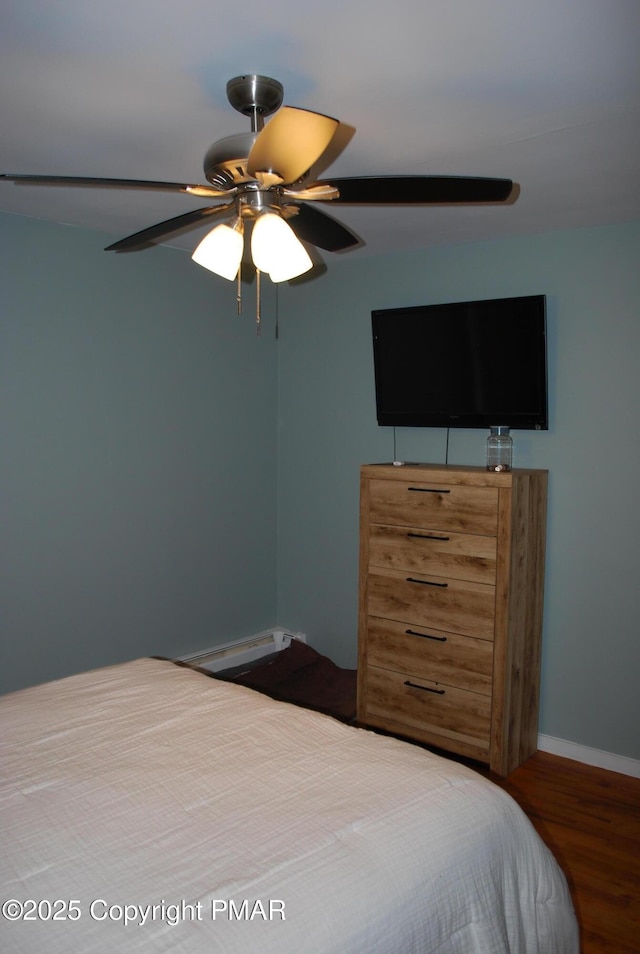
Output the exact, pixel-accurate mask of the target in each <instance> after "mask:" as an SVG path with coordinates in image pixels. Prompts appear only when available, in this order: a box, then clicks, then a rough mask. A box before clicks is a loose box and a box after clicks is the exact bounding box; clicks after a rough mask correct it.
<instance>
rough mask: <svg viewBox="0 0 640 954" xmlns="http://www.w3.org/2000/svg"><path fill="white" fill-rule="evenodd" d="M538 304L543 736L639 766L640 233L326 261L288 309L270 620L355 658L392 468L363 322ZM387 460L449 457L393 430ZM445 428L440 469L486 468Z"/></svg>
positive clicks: (465, 434) (480, 453)
mask: <svg viewBox="0 0 640 954" xmlns="http://www.w3.org/2000/svg"><path fill="white" fill-rule="evenodd" d="M541 293H543V294H546V295H547V306H548V336H549V337H548V347H549V373H550V386H549V399H550V412H551V424H550V429H549V431H548V432H541V433H535V432H525V431H520V432H514V438H515V440H514V463H515V465H516V466H522V467H540V468H546V469H548V470H549V473H550V480H549V519H548V539H547V572H546V607H545V623H544V643H543V660H542V666H543V672H542V693H541V724H540V731H541V732H542V733H544V734H547V735H551V736H555V737H557V738H561V739H566V740H570V741H572V742H576V743H579V744H582V745H586V746H591V747H593V748H597V749H603V750H605V751H609V752H614V753H617V754H621V755H626V756H628V757H631V758H640V693H639V692H638V679H639V677H640V608H639V606H640V604H639V600H638V592H639V584H638V578H639V577H640V556H639V550H638V546H639V541H640V495H639V494H638V490H637V486H638V480H639V475H640V439H639V437H638V413H639V409H640V227H639V226H638V224H632V225H625V226H618V227H615V228H598V229H585V230H580V231H575V232H557V233H551V234H546V235H540V236H535V237H528V238H522V239H510V240H508V241H499V242H485V243H481V244H475V245H465V246H459V247H454V248H447V249H438V250H431V251H425V252H424V253H413V254H411V255H404V254H403V255H402V256H399V255H390V256H387V257H386V258H385V259H384V260H377V261H371V260H367V259H365V258H361V259H359V260H358V259H357V258H356V255H354V256H353V260H352V261H349V262H347V260H346V256H345V258H344V259H342V260H340V261H338V262H337V263H336V262H332V263H331V266H330V270H329V273H328V275H327V277H326V278H325V280H323V281H318V282H315V283H307V284H304V285H300V286H299V287H297V288H296V289H294V288H290V289H287V291H286V296H285V295H284V294H283V295H282V298H281V313H282V315H283V321H282V328H283V331H282V336H281V340H280V349H279V350H280V357H279V366H280V392H279V417H280V438H279V446H278V460H279V481H278V487H279V520H278V527H279V553H280V557H279V574H278V577H279V603H278V615H279V618H280V619H283V620H286V621H287V624H288V625H290V626H293V627H297V628H300V629H304V630H305V631H306V632H307V633H308V635H309V638H310V641H311V642H312V643H313V645H316V646H320V647H321V648H322V649H323V650H324V651H325V652H327V653H328V654H329V655H331V656H332V657H333V658H334V659H335V660H336V661H338V662H340V663H342V664H343V665H350V666H354V665H355V660H356V625H357V558H358V468H359V465H360V464H361V463H363V462H365V461H384V460H387V461H388V460H392V459H393V455H394V447H393V429H392V428H379V427H377V425H376V423H375V400H374V389H373V361H372V351H371V330H370V312H371V309H373V308H385V307H389V306H392V305H411V304H422V303H426V302H438V301H455V300H464V299H473V298H483V297H486V298H490V297H501V296H507V295H528V294H541ZM396 444H397V447H396V456H397V457H398V458H400V459H405V460H418V461H428V462H443V461H444V460H445V448H446V431H445V430H444V429H443V430H439V429H430V428H398V429H397V430H396ZM485 444H486V433H485V432H483V431H475V430H460V431H452V432H451V435H450V444H449V462H450V463H453V464H456V463H462V464H479V465H483V464H484V456H485Z"/></svg>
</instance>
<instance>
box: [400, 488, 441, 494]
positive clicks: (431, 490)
mask: <svg viewBox="0 0 640 954" xmlns="http://www.w3.org/2000/svg"><path fill="white" fill-rule="evenodd" d="M407 490H413V491H415V493H417V494H450V493H451V491H450V490H438V489H437V488H436V487H407Z"/></svg>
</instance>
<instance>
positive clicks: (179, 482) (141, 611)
mask: <svg viewBox="0 0 640 954" xmlns="http://www.w3.org/2000/svg"><path fill="white" fill-rule="evenodd" d="M0 243H1V248H0V268H1V269H2V272H1V285H0V309H1V310H0V323H1V329H2V337H1V341H0V348H1V352H0V375H1V377H0V400H1V404H0V480H1V487H0V493H1V495H2V497H1V502H0V509H1V519H2V528H1V531H0V558H1V560H2V565H1V566H0V572H1V578H0V638H1V640H2V643H1V653H2V670H3V673H4V685H5V687H6V688H17V687H18V686H19V685H24V684H28V683H29V682H36V681H40V680H42V679H47V678H53V677H56V676H58V675H63V674H65V673H67V672H72V671H76V670H79V669H82V668H87V667H88V666H96V665H101V664H103V663H106V662H111V661H113V660H116V659H126V658H132V657H134V656H139V655H144V654H163V653H164V654H181V653H186V652H189V651H191V650H195V649H198V648H205V647H206V646H210V645H212V644H214V643H215V642H222V641H225V640H226V639H230V638H234V637H236V636H242V635H247V634H249V633H251V632H256V631H259V630H261V629H266V628H267V627H269V626H272V625H274V624H275V623H278V624H280V625H283V626H290V627H293V628H296V629H301V630H304V631H305V632H306V633H307V634H308V636H309V639H310V641H311V642H312V644H313V645H315V646H316V647H317V648H318V649H320V650H321V651H323V652H326V653H328V654H329V655H331V656H332V657H333V658H334V659H335V660H336V662H338V663H340V664H342V665H349V666H352V665H355V658H356V617H357V558H358V469H359V466H360V464H361V463H363V462H365V461H376V460H390V459H391V458H392V457H393V454H394V446H393V432H392V430H391V429H389V428H379V427H377V425H376V423H375V402H374V393H373V363H372V354H371V334H370V311H371V309H372V308H383V307H386V306H391V305H402V304H418V303H424V302H436V301H450V300H459V299H465V298H476V297H492V296H501V295H525V294H538V293H544V294H546V295H547V299H548V324H549V371H550V394H549V396H550V407H551V426H550V430H549V431H548V432H546V433H529V432H516V433H515V435H514V436H515V449H514V456H515V464H516V466H518V465H519V466H532V467H544V468H548V469H549V472H550V487H549V492H550V496H549V521H548V546H547V574H546V606H545V626H544V644H543V674H542V714H541V725H540V731H541V732H543V733H545V734H548V735H552V736H556V737H558V738H562V739H566V740H569V741H573V742H576V743H579V744H582V745H587V746H592V747H594V748H598V749H603V750H606V751H610V752H614V753H617V754H620V755H626V756H628V757H631V758H640V738H639V734H640V733H639V730H638V726H639V725H640V703H639V701H638V699H639V694H638V692H637V680H638V675H640V639H639V638H638V636H639V635H640V625H639V623H638V610H637V604H638V599H637V596H636V593H637V583H636V579H637V576H638V574H639V571H640V559H639V558H638V555H637V540H638V539H639V538H640V504H639V502H638V495H637V493H636V484H637V474H638V473H639V471H640V466H639V465H640V441H639V440H638V437H637V425H636V416H637V408H638V406H639V404H640V401H639V398H640V384H639V381H640V373H639V369H638V366H639V364H640V268H639V264H640V226H639V225H638V224H630V225H622V226H616V227H605V228H598V229H584V230H580V231H575V232H557V233H550V234H546V235H539V236H534V237H528V238H522V239H510V240H508V241H500V242H485V243H481V244H476V245H466V246H464V245H463V246H458V247H452V248H447V249H436V250H429V251H425V252H424V253H412V254H410V255H402V256H400V255H389V256H386V257H385V258H384V259H378V260H374V259H368V258H366V257H365V256H358V253H357V252H356V253H353V254H352V255H350V256H349V255H344V256H327V258H329V259H330V261H328V266H329V268H328V272H327V273H326V274H325V275H324V276H323V277H321V278H319V279H318V280H314V281H309V282H302V283H299V284H298V285H297V286H296V287H294V286H291V287H285V288H281V289H280V290H279V293H278V302H279V339H278V341H277V342H276V341H275V339H274V335H273V329H274V314H273V313H274V309H275V295H274V293H273V289H267V290H266V304H267V308H266V311H267V315H266V316H265V328H264V332H263V336H262V337H261V338H256V336H255V328H254V324H253V317H252V307H253V289H251V288H250V289H249V290H248V291H247V292H246V296H245V314H244V315H243V316H242V317H240V318H238V316H237V315H236V314H235V301H234V296H235V289H234V287H233V285H232V284H227V283H226V282H223V281H222V280H221V279H217V278H215V277H214V276H211V275H209V274H208V273H206V272H205V271H203V270H200V269H198V268H197V267H196V266H194V265H193V264H192V263H191V261H190V259H189V257H188V255H186V254H185V253H181V252H177V251H174V250H169V249H162V248H159V249H155V250H152V251H149V252H148V253H147V252H145V253H139V254H135V255H127V256H124V255H121V256H112V255H107V254H106V253H104V252H102V251H101V249H102V247H103V245H105V244H107V240H106V239H105V237H104V236H101V235H98V234H97V233H91V232H83V231H80V230H75V229H69V228H65V227H63V226H54V225H48V224H45V223H39V222H33V221H30V220H26V219H22V218H19V217H14V216H6V215H5V216H0ZM485 438H486V435H485V434H484V433H483V432H482V431H472V430H462V431H452V432H451V435H450V443H449V461H450V462H451V463H470V464H473V463H477V464H482V463H483V460H484V444H485ZM396 444H397V446H396V449H395V451H396V456H398V457H400V458H404V459H412V460H422V461H432V462H441V461H443V460H444V455H445V445H446V433H445V431H443V430H438V429H426V428H425V429H422V428H415V429H409V428H399V429H397V431H396ZM276 570H277V572H276Z"/></svg>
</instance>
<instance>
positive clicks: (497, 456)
mask: <svg viewBox="0 0 640 954" xmlns="http://www.w3.org/2000/svg"><path fill="white" fill-rule="evenodd" d="M490 431H491V433H490V434H489V436H488V438H487V470H493V471H496V472H500V471H503V470H511V458H512V456H513V441H512V439H511V435H510V434H509V428H508V427H492V428H490Z"/></svg>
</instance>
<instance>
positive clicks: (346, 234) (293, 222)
mask: <svg viewBox="0 0 640 954" xmlns="http://www.w3.org/2000/svg"><path fill="white" fill-rule="evenodd" d="M291 204H292V205H295V206H296V207H297V210H298V211H297V214H296V215H292V216H291V218H288V219H287V223H288V225H290V226H291V228H292V229H293V231H294V232H295V234H296V235H297V236H298V238H299V239H302V241H303V242H310V243H311V245H317V246H318V248H324V249H326V251H327V252H340V251H342V249H345V248H351V247H352V246H354V245H360V244H361V240H360V239H359V238H358V236H357V235H355V234H354V233H353V232H352V231H351V230H350V229H348V228H347V227H346V225H343V224H342V223H341V222H338V221H337V220H336V219H334V218H333V217H332V216H330V215H328V214H327V213H326V212H324V211H321V210H320V209H318V208H316V207H315V206H313V205H299V204H298V203H297V202H295V203H291ZM285 208H287V206H285Z"/></svg>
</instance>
